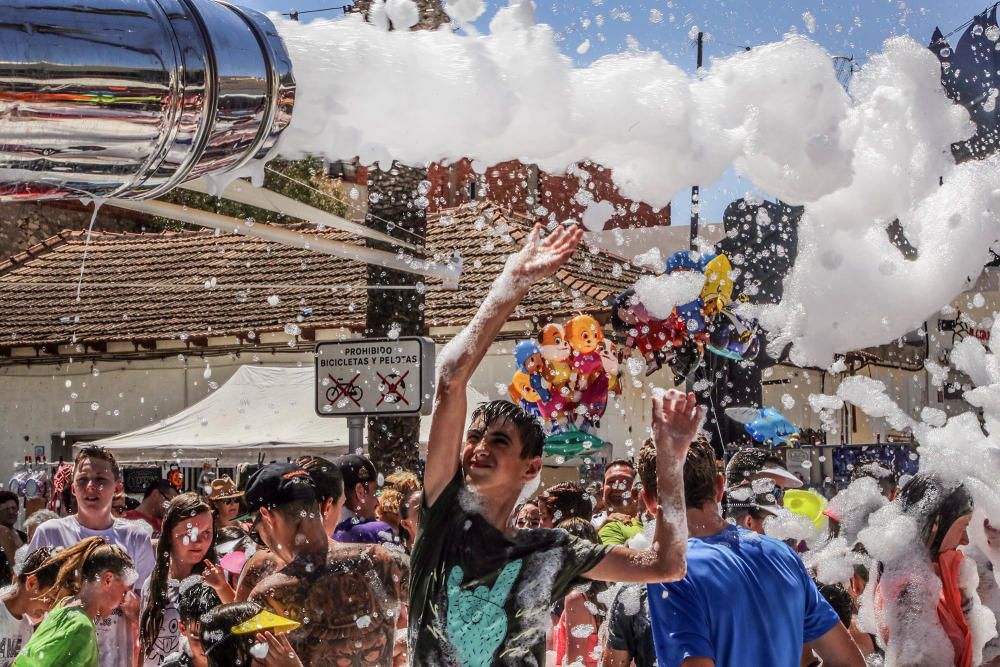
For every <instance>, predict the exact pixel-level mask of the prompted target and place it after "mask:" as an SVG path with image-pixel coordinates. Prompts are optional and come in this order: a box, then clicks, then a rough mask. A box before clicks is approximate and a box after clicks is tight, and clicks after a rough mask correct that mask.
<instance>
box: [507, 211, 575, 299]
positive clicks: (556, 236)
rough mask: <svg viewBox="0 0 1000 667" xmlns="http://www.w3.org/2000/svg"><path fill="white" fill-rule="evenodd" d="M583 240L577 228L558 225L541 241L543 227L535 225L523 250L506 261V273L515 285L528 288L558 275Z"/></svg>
mask: <svg viewBox="0 0 1000 667" xmlns="http://www.w3.org/2000/svg"><path fill="white" fill-rule="evenodd" d="M582 238H583V229H582V228H581V227H580V226H579V225H569V226H567V225H559V226H558V227H556V228H555V230H554V231H553V232H552V233H551V234H549V235H548V236H546V237H545V238H542V225H541V224H536V225H535V228H534V229H532V230H531V234H530V235H529V236H528V238H527V240H526V241H525V243H524V247H522V248H521V249H520V250H519V251H517V252H516V253H514V254H512V255H511V256H510V257H508V258H507V264H506V266H505V269H506V271H508V272H510V275H511V277H512V278H513V279H514V282H515V284H516V285H518V286H523V287H529V286H531V285H533V284H534V283H536V282H538V281H539V280H542V279H543V278H548V277H549V276H551V275H552V274H553V273H555V272H556V271H558V270H559V267H561V266H562V265H563V264H565V263H566V262H567V261H568V260H569V258H570V257H572V256H573V253H575V252H576V248H577V246H578V245H579V244H580V239H582Z"/></svg>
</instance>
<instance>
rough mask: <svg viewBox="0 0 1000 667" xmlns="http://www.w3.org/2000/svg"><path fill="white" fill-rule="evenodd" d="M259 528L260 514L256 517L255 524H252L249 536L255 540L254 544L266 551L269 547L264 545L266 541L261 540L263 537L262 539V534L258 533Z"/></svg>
mask: <svg viewBox="0 0 1000 667" xmlns="http://www.w3.org/2000/svg"><path fill="white" fill-rule="evenodd" d="M258 526H260V514H258V515H257V516H256V517H254V520H253V523H252V524H250V530H249V531H247V535H249V537H250V539H251V540H253V542H254V544H256V545H257V546H259V547H261V548H264V549H266V548H267V545H266V544H264V540H263V539H261V537H260V532H259V531H258Z"/></svg>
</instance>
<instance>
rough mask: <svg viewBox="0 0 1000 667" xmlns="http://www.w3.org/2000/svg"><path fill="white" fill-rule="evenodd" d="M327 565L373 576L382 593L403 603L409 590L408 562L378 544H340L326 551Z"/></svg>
mask: <svg viewBox="0 0 1000 667" xmlns="http://www.w3.org/2000/svg"><path fill="white" fill-rule="evenodd" d="M327 560H328V563H329V564H330V565H331V566H333V567H334V568H339V567H351V568H357V569H356V571H364V570H367V571H369V572H373V573H374V574H375V576H376V577H377V579H378V580H379V581H380V582H381V583H382V586H383V588H384V589H385V591H386V592H387V593H388V594H389V595H391V596H392V597H394V598H396V599H397V600H405V599H406V595H407V591H408V590H409V587H410V559H409V556H407V555H406V553H405V552H404V551H403V550H402V549H397V548H394V547H386V546H382V545H380V544H340V543H338V544H337V545H336V546H335V547H334V548H332V549H330V552H329V555H328V557H327Z"/></svg>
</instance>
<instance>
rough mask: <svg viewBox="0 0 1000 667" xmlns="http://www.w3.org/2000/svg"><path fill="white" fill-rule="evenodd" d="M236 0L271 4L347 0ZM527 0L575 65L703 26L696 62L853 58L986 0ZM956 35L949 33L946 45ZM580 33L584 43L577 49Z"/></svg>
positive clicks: (669, 41)
mask: <svg viewBox="0 0 1000 667" xmlns="http://www.w3.org/2000/svg"><path fill="white" fill-rule="evenodd" d="M237 2H239V4H244V5H246V6H248V7H252V8H254V9H259V10H263V11H278V12H287V11H289V10H290V9H296V10H299V11H302V10H310V9H321V8H326V7H331V6H339V5H343V4H347V0H243V1H242V2H240V0H237ZM536 3H537V18H538V21H539V22H540V23H547V24H549V25H551V26H552V27H553V28H554V29H555V31H556V32H557V35H558V39H559V43H560V45H561V47H562V50H563V53H565V54H566V55H567V56H569V57H570V58H572V59H573V61H574V62H575V63H576V64H577V65H579V66H586V65H588V64H590V63H591V62H593V61H594V60H596V59H598V58H600V57H601V56H604V55H607V54H610V53H619V52H622V51H626V50H628V49H630V48H636V47H638V48H640V49H645V50H655V51H658V52H660V53H662V54H663V55H664V56H665V57H666V58H667V59H668V60H670V61H671V62H673V63H675V64H677V65H679V66H681V67H684V68H686V69H688V70H690V71H694V69H695V61H696V50H695V46H694V43H693V40H692V39H691V37H690V36H689V35H690V34H691V33H692V32H694V31H696V30H697V29H701V30H702V31H703V32H705V33H706V35H707V37H706V41H705V45H704V56H705V65H706V66H707V65H709V64H710V61H711V59H712V58H718V57H724V56H727V55H730V54H732V53H734V52H736V51H739V50H742V49H743V48H745V47H746V46H750V47H753V46H755V45H760V44H765V43H767V42H772V41H774V40H777V39H780V38H781V37H782V36H783V35H784V34H786V33H788V32H790V31H797V32H800V33H803V34H808V35H809V36H810V37H811V38H812V39H815V40H816V41H817V42H819V43H820V44H821V45H822V46H823V47H825V48H826V49H827V51H829V52H830V53H831V55H840V56H851V57H853V58H854V59H855V62H857V63H859V64H863V63H864V62H865V60H866V59H867V57H868V55H869V54H870V53H873V52H877V51H879V50H881V45H882V42H883V41H884V40H885V39H887V38H889V37H892V36H896V35H903V34H906V35H911V36H913V37H914V38H915V39H917V40H918V41H919V42H921V43H923V44H926V43H927V42H928V41H929V39H930V36H931V33H932V32H933V30H934V28H935V27H940V28H941V29H942V31H943V32H945V33H948V32H950V31H951V30H952V29H954V28H956V27H958V26H959V25H961V24H963V23H964V22H965V21H967V20H968V19H970V18H971V17H972V16H973V15H975V14H977V13H979V12H981V11H982V10H983V9H984V8H985V7H986V6H987V5H988V4H989V2H987V0H927V1H925V2H911V1H910V0H854V1H848V0H844V1H838V0H807V1H798V2H788V1H784V2H783V1H780V0H719V1H716V2H712V1H709V2H695V1H691V0H536ZM505 4H506V0H503V1H502V2H500V1H497V0H487V2H486V5H487V11H486V13H485V14H484V15H483V17H482V18H481V19H480V20H479V21H478V22H477V27H478V28H479V29H480V30H481V31H483V32H488V24H489V19H490V18H491V17H492V16H493V14H494V13H495V12H496V10H497V9H499V8H500V7H502V6H504V5H505ZM805 12H809V14H810V15H811V17H812V20H810V19H808V18H804V17H803V14H804V13H805ZM340 14H341V12H340V11H339V10H334V11H328V12H321V13H314V14H306V15H303V16H302V19H303V20H310V19H312V18H314V17H324V18H334V17H336V16H338V15H340ZM810 24H811V25H812V27H813V31H810ZM959 35H960V33H958V34H956V35H954V37H953V38H952V44H954V43H955V42H956V41H957V39H958V37H959ZM584 42H587V44H588V48H585V49H581V48H580V47H581V45H582V44H584ZM578 51H584V52H583V53H579V52H578ZM751 190H752V186H751V185H750V184H749V183H748V182H747V181H744V180H742V179H740V178H738V177H737V176H735V175H734V174H732V173H729V174H727V175H726V176H725V177H724V178H723V179H722V180H721V181H719V182H718V183H714V184H707V183H706V184H703V185H702V198H701V199H702V206H701V215H702V219H703V220H707V221H718V220H720V219H721V217H722V211H723V210H724V209H725V207H726V205H727V204H728V203H729V202H730V201H732V200H733V199H735V198H737V197H740V196H742V195H743V194H744V193H746V192H748V191H751ZM763 194H766V193H763ZM689 201H690V193H687V192H685V193H679V194H678V195H677V196H676V197H674V200H673V223H674V224H687V221H688V219H689V215H690V206H689Z"/></svg>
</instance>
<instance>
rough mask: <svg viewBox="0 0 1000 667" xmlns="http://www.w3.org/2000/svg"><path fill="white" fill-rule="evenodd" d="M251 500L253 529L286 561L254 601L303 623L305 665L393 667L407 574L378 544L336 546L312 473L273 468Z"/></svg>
mask: <svg viewBox="0 0 1000 667" xmlns="http://www.w3.org/2000/svg"><path fill="white" fill-rule="evenodd" d="M246 502H247V506H248V508H249V509H250V511H251V512H256V513H257V517H256V519H255V520H254V529H255V530H256V531H257V533H258V534H259V536H260V538H261V540H262V541H263V542H264V544H265V545H267V547H268V549H270V550H271V551H272V552H273V553H274V554H275V555H276V556H277V558H278V560H279V562H280V563H281V565H280V568H279V569H278V570H277V571H276V572H275V573H274V574H271V575H269V576H267V577H265V578H264V579H262V580H261V581H260V582H259V583H258V584H257V585H256V586H255V587H254V589H253V591H251V593H250V600H251V601H252V602H257V603H259V604H261V605H264V606H265V607H267V608H269V609H270V610H271V611H273V612H274V613H275V614H278V615H279V616H283V617H285V618H288V619H291V620H293V621H297V622H299V623H302V627H301V628H299V629H297V630H295V631H293V632H291V633H290V634H289V638H290V639H291V641H292V644H293V646H294V648H295V650H296V652H297V653H298V655H299V658H300V659H301V660H302V664H303V665H305V666H306V667H309V666H310V665H314V666H316V667H320V666H321V665H324V666H325V665H339V664H350V665H361V666H364V667H376V666H382V665H391V664H392V661H393V653H394V648H395V647H394V638H395V631H396V625H397V621H398V618H399V614H400V613H401V611H402V610H401V609H400V606H401V602H402V601H403V600H404V599H405V597H404V596H405V591H406V588H407V585H408V571H407V568H406V566H405V564H404V563H403V562H402V561H401V560H400V558H399V557H398V556H396V555H395V554H393V553H392V552H390V551H389V550H387V549H385V548H383V547H381V546H379V545H375V544H343V545H336V546H335V547H334V548H330V544H329V537H328V535H327V533H326V529H325V528H324V527H323V520H322V516H321V511H320V508H319V504H318V502H317V495H316V490H315V485H314V482H313V480H312V478H311V477H310V475H309V472H308V471H306V470H305V469H304V468H302V467H300V466H298V465H294V464H280V463H274V464H271V465H268V466H264V467H263V468H261V469H260V470H258V471H257V472H255V473H254V474H253V476H252V477H251V478H250V480H249V482H248V484H247V489H246Z"/></svg>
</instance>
